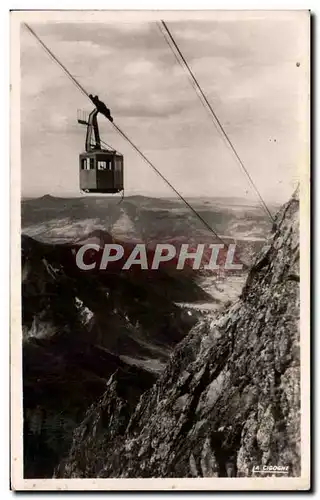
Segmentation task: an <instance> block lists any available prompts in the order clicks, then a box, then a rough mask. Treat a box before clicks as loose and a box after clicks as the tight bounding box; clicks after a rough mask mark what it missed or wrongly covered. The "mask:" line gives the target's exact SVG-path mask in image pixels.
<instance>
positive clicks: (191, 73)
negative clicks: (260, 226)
mask: <svg viewBox="0 0 320 500" xmlns="http://www.w3.org/2000/svg"><path fill="white" fill-rule="evenodd" d="M161 25H162V26H163V28H164V29H165V33H166V34H167V35H168V37H169V40H170V41H171V43H172V44H173V46H174V48H175V50H176V51H177V53H178V55H179V56H180V58H181V61H182V62H183V66H182V63H180V61H179V64H180V66H182V67H184V69H186V70H187V72H188V74H189V75H190V77H191V79H192V82H193V83H194V85H195V89H197V90H198V91H199V92H200V94H201V96H202V98H203V100H204V102H205V103H206V105H207V107H208V110H209V111H210V113H211V115H212V117H213V118H214V121H215V125H218V127H219V130H220V131H221V132H222V134H223V137H224V138H225V140H226V141H227V143H228V145H229V146H230V148H231V150H232V152H233V153H234V155H235V157H236V159H237V160H238V162H239V164H240V166H241V167H242V169H243V171H244V173H245V174H246V176H247V178H248V180H249V182H250V184H251V186H252V187H253V189H254V191H255V193H256V194H257V196H258V198H259V200H260V202H261V204H262V206H263V208H264V210H265V211H266V213H267V215H268V216H269V217H270V219H271V221H272V222H274V218H273V216H272V214H271V212H270V210H269V208H268V207H267V205H266V203H265V202H264V200H263V198H262V196H261V194H260V192H259V190H258V188H257V187H256V185H255V183H254V181H253V179H252V177H251V175H250V173H249V172H248V170H247V168H246V167H245V165H244V163H243V161H242V160H241V158H240V156H239V154H238V153H237V151H236V149H235V147H234V145H233V143H232V142H231V139H230V138H229V136H228V134H227V133H226V131H225V129H224V127H223V125H222V123H221V121H220V120H219V118H218V116H217V114H216V113H215V111H214V110H213V108H212V106H211V104H210V102H209V101H208V98H207V97H206V95H205V93H204V91H203V90H202V88H201V86H200V84H199V82H198V80H197V79H196V77H195V75H194V73H193V72H192V70H191V68H190V66H189V64H188V62H187V61H186V59H185V57H184V56H183V54H182V52H181V50H180V48H179V46H178V44H177V42H176V41H175V39H174V38H173V36H172V34H171V32H170V30H169V28H168V26H167V24H166V23H165V22H164V21H163V20H162V21H161ZM161 25H160V31H161V33H162V34H163V36H164V38H165V40H166V42H167V43H168V45H169V47H170V49H171V50H172V52H173V54H174V55H175V58H176V60H178V56H177V54H176V52H175V51H174V50H173V48H172V46H171V44H170V43H169V42H168V40H167V38H166V36H165V33H164V32H163V30H162V29H161ZM197 95H198V93H197ZM198 96H199V95H198ZM201 102H202V101H201Z"/></svg>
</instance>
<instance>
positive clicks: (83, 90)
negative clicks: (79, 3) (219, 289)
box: [24, 23, 226, 245]
mask: <svg viewBox="0 0 320 500" xmlns="http://www.w3.org/2000/svg"><path fill="white" fill-rule="evenodd" d="M24 25H25V26H26V28H27V29H28V31H29V32H30V33H31V34H32V35H33V36H34V37H35V38H36V40H37V41H38V42H39V43H40V45H41V46H42V48H43V49H44V50H45V51H46V53H47V54H48V55H49V56H50V58H51V59H53V61H54V62H55V63H56V64H58V66H59V67H60V68H61V69H62V70H63V71H64V72H65V73H66V75H67V76H68V77H69V78H70V80H71V81H72V82H73V84H74V85H75V86H76V87H77V88H78V89H79V90H80V92H82V94H84V95H85V96H86V97H87V98H88V99H89V100H90V102H92V101H91V99H90V96H89V93H88V92H87V91H86V90H85V89H84V87H83V86H82V85H81V84H80V83H79V82H78V81H77V79H76V78H75V77H74V76H73V75H72V74H71V73H70V72H69V71H68V70H67V68H66V67H65V66H64V65H63V64H62V63H61V62H60V61H59V60H58V59H57V57H56V56H55V55H54V54H53V52H51V50H50V49H49V48H48V47H47V46H46V45H45V43H44V42H43V41H42V40H41V39H40V38H39V36H38V35H37V34H36V33H35V32H34V30H33V29H31V28H30V26H29V25H28V24H26V23H24ZM112 125H113V127H114V128H115V129H116V130H117V132H118V133H119V134H120V135H121V136H122V137H123V138H124V139H125V140H126V141H127V142H128V143H129V144H130V145H131V146H132V148H133V149H134V150H135V151H136V152H137V153H138V154H139V155H140V156H141V158H142V159H143V160H144V161H145V162H146V163H147V164H148V165H149V166H150V167H151V168H152V169H153V170H154V172H156V173H157V174H158V175H159V176H160V177H161V178H162V179H163V180H164V181H165V182H166V184H167V185H168V186H169V187H170V188H171V189H172V190H173V191H174V192H175V194H176V195H177V196H178V197H179V198H180V199H181V200H182V201H183V202H184V203H185V205H186V206H187V207H188V208H189V209H190V210H191V211H192V212H193V213H194V215H196V217H198V219H199V220H200V221H201V222H202V223H203V224H204V226H205V227H206V228H207V229H208V230H209V231H210V232H211V233H212V234H214V236H215V237H216V238H217V239H218V240H220V241H221V242H222V243H223V244H224V245H225V244H226V243H225V242H224V241H223V239H222V238H221V237H220V236H219V235H218V233H217V232H216V231H215V230H214V229H213V228H212V227H211V226H210V224H208V222H207V221H206V220H205V219H204V218H203V217H202V216H201V215H200V214H199V212H197V210H196V209H195V208H193V206H192V205H190V203H189V202H188V201H187V200H186V199H185V198H184V196H182V194H180V193H179V191H178V190H177V189H176V188H175V187H174V186H173V185H172V184H171V182H169V181H168V179H166V177H165V176H164V175H163V174H162V173H161V172H160V171H159V170H158V169H157V168H156V167H155V166H154V165H153V163H152V162H151V161H150V160H149V159H148V158H147V157H146V156H145V154H144V153H143V152H142V151H141V150H140V149H139V148H138V146H136V145H135V144H134V143H133V142H132V140H131V139H130V138H129V137H128V136H127V135H126V134H125V133H124V132H123V131H122V130H121V129H120V127H118V125H116V124H115V122H114V121H113V122H112Z"/></svg>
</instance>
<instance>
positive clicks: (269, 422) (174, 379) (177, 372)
mask: <svg viewBox="0 0 320 500" xmlns="http://www.w3.org/2000/svg"><path fill="white" fill-rule="evenodd" d="M298 224H299V201H298V195H297V194H295V195H294V196H293V198H292V199H291V200H290V202H289V203H288V204H287V205H285V206H284V207H283V208H282V209H281V211H280V212H279V214H278V216H277V222H276V230H275V232H274V234H273V235H272V238H271V240H270V246H268V247H266V248H264V249H263V250H262V252H261V253H260V254H259V255H258V257H257V259H256V261H255V264H254V266H253V267H252V269H251V271H250V273H249V276H248V279H247V282H246V285H245V287H244V289H243V293H242V296H241V298H240V299H239V301H238V302H237V303H235V304H234V305H233V306H232V307H231V308H230V309H228V310H226V311H225V313H224V314H222V315H220V317H219V318H216V319H214V318H211V320H210V319H208V320H206V321H201V322H200V323H199V324H198V325H197V326H196V327H194V328H193V330H192V331H191V332H190V333H189V334H188V335H187V336H186V337H185V338H184V339H183V340H182V341H181V342H180V344H179V345H178V346H177V347H176V348H175V350H174V352H173V354H172V356H171V358H170V361H169V363H168V365H167V367H166V369H165V371H164V372H163V374H162V375H161V376H160V377H159V379H158V380H157V382H156V384H155V385H154V386H153V387H152V388H151V389H150V390H149V391H147V392H145V393H144V394H143V395H142V396H141V398H140V401H139V403H138V404H137V406H136V408H135V411H134V413H133V414H132V416H131V417H130V416H129V415H128V414H127V416H126V417H125V418H123V419H121V425H120V423H119V421H117V420H116V418H115V417H116V416H117V415H120V414H121V412H122V413H123V412H124V410H123V408H124V406H125V401H124V400H123V399H122V398H121V397H120V398H119V397H118V396H116V395H115V390H116V386H117V382H116V381H115V380H114V379H113V378H111V379H110V380H109V386H108V390H107V391H106V393H105V394H104V396H103V397H102V398H101V399H100V400H99V401H98V402H97V403H96V404H95V405H93V406H92V407H91V408H90V410H89V411H88V413H87V417H86V419H85V421H84V422H83V423H82V424H81V425H80V426H79V427H78V428H77V429H76V431H75V433H74V438H73V444H72V447H71V449H70V452H69V454H68V456H67V457H66V459H65V460H64V461H63V462H62V463H61V464H60V466H59V468H58V469H57V471H56V477H214V476H217V477H221V476H231V477H235V476H239V477H241V476H251V475H252V468H253V466H256V465H283V466H288V467H289V475H290V476H298V475H299V473H300V434H299V432H300V417H299V408H300V399H299V398H300V389H299V378H300V367H299V227H298Z"/></svg>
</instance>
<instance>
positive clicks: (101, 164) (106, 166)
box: [98, 161, 111, 170]
mask: <svg viewBox="0 0 320 500" xmlns="http://www.w3.org/2000/svg"><path fill="white" fill-rule="evenodd" d="M98 170H111V162H110V161H98Z"/></svg>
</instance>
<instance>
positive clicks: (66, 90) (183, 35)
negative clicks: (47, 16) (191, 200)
mask: <svg viewBox="0 0 320 500" xmlns="http://www.w3.org/2000/svg"><path fill="white" fill-rule="evenodd" d="M307 22H308V19H307V16H306V15H305V14H300V15H299V14H295V15H293V14H292V13H288V14H285V15H284V14H283V13H282V14H279V16H277V17H275V15H273V16H271V17H270V18H268V17H265V16H249V14H248V16H247V18H245V17H244V16H242V18H241V20H238V21H236V20H235V16H230V18H228V16H225V19H221V18H219V19H217V20H215V21H209V22H206V21H190V20H188V21H180V22H177V21H171V22H168V26H169V28H170V30H171V32H172V34H173V36H174V37H175V39H176V41H177V42H178V44H179V46H180V49H181V51H182V53H183V54H184V55H185V57H186V59H187V61H188V63H189V64H190V66H191V67H192V70H193V71H194V73H195V75H196V77H197V78H198V80H199V82H200V84H201V86H202V88H203V90H204V91H205V93H206V94H207V96H208V99H209V101H210V103H211V104H212V106H213V108H214V110H215V111H216V113H217V115H218V117H219V119H220V121H221V122H222V123H223V125H224V127H225V130H226V131H227V133H228V134H229V136H230V138H231V140H232V141H233V143H234V145H235V147H236V149H237V151H238V153H239V155H240V156H241V158H242V159H243V161H244V163H245V165H246V167H247V169H248V170H249V172H250V173H251V175H252V177H253V179H254V180H255V183H256V184H257V186H258V188H259V190H260V191H261V194H262V196H263V197H264V198H265V199H266V200H268V201H278V202H283V201H286V199H287V198H288V197H289V196H290V195H291V193H292V191H293V190H294V188H295V186H296V185H297V181H298V174H297V168H298V166H299V165H301V162H302V161H303V153H304V144H303V140H302V139H303V126H305V123H303V120H301V117H302V116H303V115H302V113H303V110H304V105H305V95H306V73H307V71H308V68H307V47H308V43H309V41H308V39H307V38H306V36H305V33H306V25H307ZM30 25H31V26H32V28H33V29H34V30H35V32H36V33H37V34H38V35H39V36H40V37H41V39H42V40H43V41H44V42H45V43H46V44H47V45H48V47H49V48H50V49H51V50H52V51H53V53H55V54H56V55H57V57H58V58H59V59H60V60H61V62H62V63H63V64H64V65H65V66H66V67H67V68H68V69H69V71H70V72H71V73H72V74H73V75H74V76H76V78H77V79H78V80H79V82H80V83H81V84H82V85H83V86H84V87H85V88H86V89H87V91H88V92H89V93H95V94H98V95H99V97H100V98H101V99H102V100H104V101H105V102H106V104H107V106H108V107H110V108H111V111H112V114H113V116H114V118H115V121H116V122H117V124H118V125H119V126H120V128H122V129H123V130H124V131H125V132H126V134H127V135H129V137H130V138H131V139H132V140H133V141H134V142H135V143H136V144H137V145H138V146H139V147H141V149H142V151H143V152H144V153H145V154H146V155H147V156H148V157H149V158H150V160H152V161H153V162H154V164H155V165H156V166H157V168H159V170H161V172H162V173H163V174H164V175H166V176H167V177H168V179H169V180H170V181H171V182H172V183H173V184H174V185H175V186H176V187H177V188H178V189H179V190H180V191H181V192H182V193H183V194H184V195H186V196H248V197H251V198H252V197H254V194H253V193H252V190H251V188H250V186H249V185H248V182H247V180H246V178H245V176H244V174H243V173H242V172H241V170H240V167H239V165H238V163H237V162H236V160H235V159H234V156H233V154H232V153H231V152H230V150H229V148H228V147H227V146H226V143H225V141H224V139H223V138H222V137H221V135H220V134H219V133H218V132H217V130H216V129H215V128H214V126H213V123H212V121H211V118H210V116H209V114H208V112H207V111H206V110H205V109H204V108H203V106H202V105H201V103H200V101H199V100H198V98H197V95H196V93H195V91H194V90H193V89H192V87H191V85H190V82H189V80H188V78H187V75H186V73H185V72H184V71H183V70H182V69H181V67H180V66H179V65H178V64H177V62H176V60H175V58H174V55H173V54H172V52H171V51H170V49H169V47H168V45H167V44H166V41H165V39H164V38H163V35H162V34H161V32H160V30H159V28H158V26H157V24H156V23H153V22H144V23H134V24H132V23H128V22H127V23H126V22H122V23H99V24H97V23H89V22H86V23H77V24H76V23H53V22H50V23H42V24H39V23H30ZM297 63H300V65H297ZM21 72H22V73H21V75H22V79H21V86H22V87H21V122H22V128H21V140H22V194H23V195H24V196H30V195H37V196H39V195H42V194H45V193H50V194H53V195H60V196H67V195H77V194H79V191H78V185H79V181H78V155H79V153H80V152H82V151H83V149H84V139H85V129H84V128H83V127H81V126H80V125H78V124H77V121H76V118H77V109H84V110H87V111H90V110H91V106H90V103H89V101H88V100H87V99H86V98H85V97H84V96H83V95H82V94H81V93H80V92H79V91H78V90H77V89H76V87H75V86H74V85H73V84H72V83H71V82H70V80H69V79H68V78H67V77H66V76H65V74H64V73H63V72H62V71H61V69H60V68H59V67H58V66H57V65H56V64H55V63H54V62H52V60H51V59H50V58H49V57H48V55H47V54H46V53H45V52H44V50H43V49H42V48H41V47H40V46H39V44H38V43H37V41H36V40H35V39H34V38H33V37H32V36H31V35H30V34H29V33H28V32H27V30H26V29H25V28H23V27H22V28H21ZM100 125H101V127H100V129H101V136H102V138H103V139H104V140H105V141H106V142H108V143H111V144H112V145H113V146H114V147H115V148H116V149H118V150H119V151H121V152H122V153H123V154H124V156H125V186H126V192H127V193H128V194H129V193H133V192H134V193H141V194H152V195H155V196H157V195H159V196H161V195H168V196H172V194H173V193H172V192H171V191H170V190H169V188H167V187H166V185H165V184H164V183H163V181H162V180H161V179H160V178H159V177H158V176H156V174H155V173H154V172H153V171H152V170H151V169H150V167H149V166H147V165H146V164H145V163H144V162H143V161H142V160H141V159H140V157H139V156H138V155H137V154H136V153H135V152H134V151H133V150H132V149H131V147H130V146H129V145H128V144H127V143H125V142H124V141H123V139H122V138H121V137H119V136H118V135H117V134H116V132H115V131H114V130H113V128H112V125H111V124H110V123H108V122H106V121H105V120H104V118H101V119H100Z"/></svg>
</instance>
